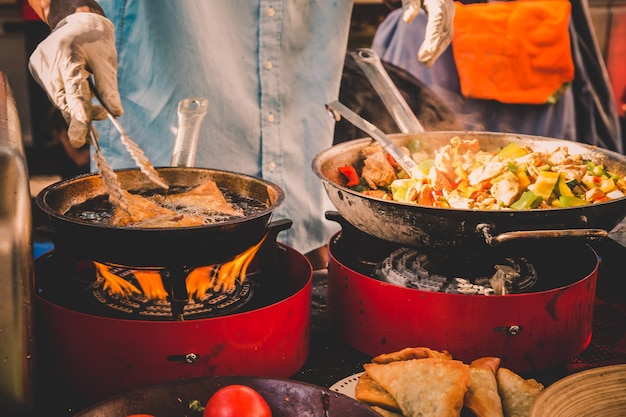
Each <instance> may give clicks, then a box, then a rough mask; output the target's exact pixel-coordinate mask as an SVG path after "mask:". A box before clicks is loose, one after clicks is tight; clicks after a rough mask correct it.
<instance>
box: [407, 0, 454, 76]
mask: <svg viewBox="0 0 626 417" xmlns="http://www.w3.org/2000/svg"><path fill="white" fill-rule="evenodd" d="M420 8H422V9H424V11H425V12H426V15H427V16H428V23H427V24H426V36H425V39H424V42H423V43H422V46H420V49H419V51H418V52H417V59H419V60H420V61H421V62H423V63H424V64H425V65H426V66H431V65H432V64H434V63H435V61H436V60H437V58H439V56H440V55H441V54H442V53H443V51H445V50H446V48H447V47H448V45H450V42H451V41H452V27H453V25H454V1H453V0H402V20H403V21H404V22H405V23H411V21H412V20H413V19H415V17H416V16H417V14H418V13H419V10H420Z"/></svg>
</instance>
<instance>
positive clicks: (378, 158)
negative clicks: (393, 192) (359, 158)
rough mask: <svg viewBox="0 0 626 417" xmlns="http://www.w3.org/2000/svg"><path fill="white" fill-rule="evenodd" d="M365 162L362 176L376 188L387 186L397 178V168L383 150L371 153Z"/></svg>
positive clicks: (370, 185)
mask: <svg viewBox="0 0 626 417" xmlns="http://www.w3.org/2000/svg"><path fill="white" fill-rule="evenodd" d="M363 163H364V164H365V166H364V167H363V170H362V171H361V177H363V179H364V180H365V181H366V182H367V185H368V186H369V187H370V188H372V189H374V190H375V189H377V188H378V187H386V186H388V185H389V184H391V183H392V182H393V181H394V180H396V179H397V176H396V170H395V169H394V167H393V166H391V164H390V163H389V161H388V160H387V157H386V156H385V154H384V153H383V152H376V153H373V154H371V155H370V156H368V157H367V158H366V159H365V161H363Z"/></svg>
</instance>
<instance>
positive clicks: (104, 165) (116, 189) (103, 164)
mask: <svg viewBox="0 0 626 417" xmlns="http://www.w3.org/2000/svg"><path fill="white" fill-rule="evenodd" d="M89 140H90V142H91V146H93V148H94V153H93V160H94V162H95V163H96V166H97V167H98V171H100V175H101V176H102V184H103V186H104V190H105V191H106V193H107V194H108V195H109V201H110V202H111V204H113V205H114V206H117V207H120V208H121V209H122V210H124V211H125V212H127V213H130V212H129V208H128V201H127V200H126V196H125V195H124V190H123V189H122V186H121V184H120V182H119V181H118V179H117V175H116V174H115V171H113V168H111V166H110V165H109V163H108V162H107V160H106V158H105V157H104V154H103V153H102V151H101V150H100V145H99V144H98V139H97V138H96V134H95V132H94V130H93V128H92V129H90V130H89Z"/></svg>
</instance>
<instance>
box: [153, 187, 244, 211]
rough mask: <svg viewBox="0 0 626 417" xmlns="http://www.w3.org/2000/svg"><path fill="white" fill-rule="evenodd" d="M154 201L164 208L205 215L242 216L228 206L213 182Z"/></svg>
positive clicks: (157, 198)
mask: <svg viewBox="0 0 626 417" xmlns="http://www.w3.org/2000/svg"><path fill="white" fill-rule="evenodd" d="M154 198H155V201H157V202H159V203H161V204H163V205H164V206H166V207H172V208H177V207H184V208H186V209H193V210H200V211H203V212H206V213H221V214H227V215H229V216H237V217H241V216H243V210H241V209H239V208H235V207H233V206H232V205H230V204H229V203H228V202H227V201H226V199H225V198H224V195H223V194H222V192H221V191H220V189H219V188H218V187H217V184H216V183H215V182H214V181H211V180H208V181H206V182H204V183H202V184H200V185H198V186H196V187H194V188H192V189H191V190H189V191H186V192H184V193H177V194H168V195H164V196H162V195H158V196H155V197H154Z"/></svg>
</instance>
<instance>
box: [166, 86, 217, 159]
mask: <svg viewBox="0 0 626 417" xmlns="http://www.w3.org/2000/svg"><path fill="white" fill-rule="evenodd" d="M208 103H209V102H208V100H207V99H205V98H185V99H182V100H181V101H179V102H178V132H177V133H176V142H175V143H174V151H173V153H172V160H171V162H170V165H171V166H173V167H185V168H190V167H193V166H194V164H195V161H196V151H197V149H198V137H199V136H200V126H201V125H202V121H203V120H204V117H205V116H206V113H207V107H208Z"/></svg>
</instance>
